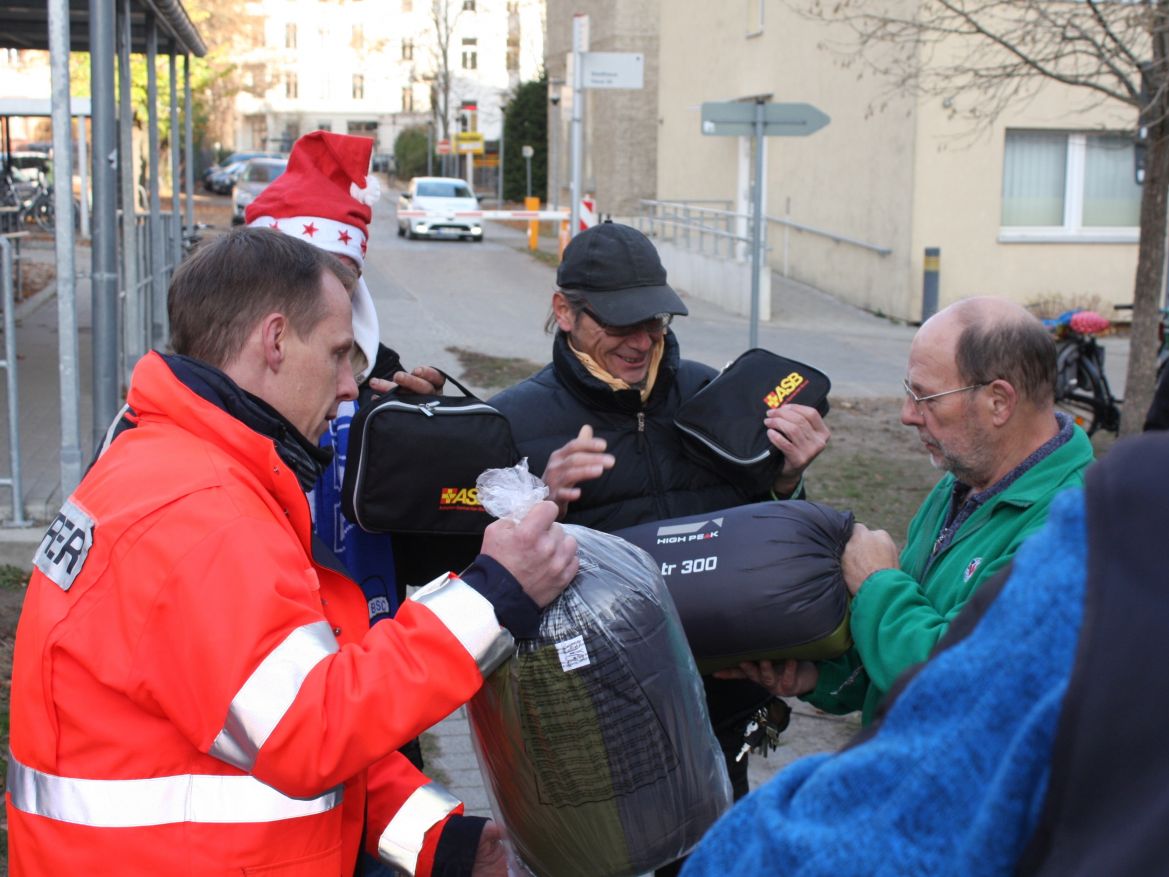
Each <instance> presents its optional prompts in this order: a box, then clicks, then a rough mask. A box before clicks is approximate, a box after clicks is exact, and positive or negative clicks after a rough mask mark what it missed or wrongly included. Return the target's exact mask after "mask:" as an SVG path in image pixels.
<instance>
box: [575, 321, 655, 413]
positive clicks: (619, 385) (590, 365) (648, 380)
mask: <svg viewBox="0 0 1169 877" xmlns="http://www.w3.org/2000/svg"><path fill="white" fill-rule="evenodd" d="M566 340H567V341H568V349H569V350H571V351H572V352H573V353H574V354H576V358H577V359H579V360H580V361H581V365H583V366H584V367H585V368H586V369H588V372H589V374H590V375H592V376H593V377H594V378H596V379H597V380H598V381H601V382H602V383H604V384H607V385H608V387H609V389H611V390H632V389H634V387H633V385H631V384H630V383H629V382H628V381H625V380H622V379H621V378H615V377H613V376H612V375H611V374H609V373H608V372H607V371H605V370H604V369H603V368H601V367H600V366H599V365H597V361H596V360H595V359H593V358H592V357H591V356H589V355H588V354H587V353H581V351H579V350H577V349H576V348H575V347H573V346H572V339H571V338H570V339H566ZM665 352H666V336H665V335H663V336H662V337H661V338H659V339H658V340H657V341H655V342H654V346H653V350H651V351H650V354H649V371H647V372H646V375H645V386H644V387H642V388H641V390H640V392H641V401H642V404H645V401H646V400H647V399H648V398H649V394H650V393H652V392H653V388H654V381H656V380H657V379H658V366H659V365H661V364H662V356H664V355H665Z"/></svg>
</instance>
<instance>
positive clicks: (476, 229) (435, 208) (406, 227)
mask: <svg viewBox="0 0 1169 877" xmlns="http://www.w3.org/2000/svg"><path fill="white" fill-rule="evenodd" d="M398 210H399V211H403V210H410V211H417V210H422V211H425V212H426V215H425V216H406V217H403V216H402V215H401V213H400V212H399V216H398V237H403V236H404V237H408V238H410V239H414V238H419V237H432V238H463V239H466V240H472V241H481V240H483V222H482V220H481V219H480V218H479V217H478V216H466V215H460V214H466V213H467V212H473V211H477V210H479V199H478V198H477V197H476V196H475V193H474V192H472V191H471V187H470V186H468V185H467V182H466V180H460V179H459V178H458V177H415V178H414V179H412V180H411V181H410V185H409V187H407V189H406V191H405V192H403V193H402V194H401V196H399V198H398Z"/></svg>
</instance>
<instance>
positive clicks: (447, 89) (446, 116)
mask: <svg viewBox="0 0 1169 877" xmlns="http://www.w3.org/2000/svg"><path fill="white" fill-rule="evenodd" d="M462 14H463V3H462V0H431V4H430V26H431V38H432V42H431V46H430V55H431V59H432V62H433V64H434V73H433V77H434V78H433V80H432V81H431V84H430V97H431V101H430V112H431V114H432V115H434V116H436V117H437V124H438V126H439V130H440V131H441V132H442V139H444V140H447V139H449V138H450V136H451V130H450V126H451V90H452V89H451V87H452V85H453V83H454V73H453V72H452V70H451V43H452V42H453V41H454V37H455V27H456V25H457V24H458V21H459V17H460V16H461V15H462Z"/></svg>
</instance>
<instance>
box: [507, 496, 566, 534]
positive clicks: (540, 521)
mask: <svg viewBox="0 0 1169 877" xmlns="http://www.w3.org/2000/svg"><path fill="white" fill-rule="evenodd" d="M558 513H559V509H557V508H556V503H554V502H550V501H549V500H544V501H543V502H538V503H536V504H535V505H534V506H532V508H531V510H530V511H529V512H528V513H527V514H526V515H524V518H523V520H522V521H520V523H519V527H518V528H517V529H518V530H519V531H520V535H521V536H522V537H525V538H527V539H530V540H531V541H533V542H534V541H536V539H538V538H539V536H540V535H541V534H543V533H544V532H546V531H547V530H549V529H550V528H551V526H552V524H554V523H555V522H556V516H557V514H558Z"/></svg>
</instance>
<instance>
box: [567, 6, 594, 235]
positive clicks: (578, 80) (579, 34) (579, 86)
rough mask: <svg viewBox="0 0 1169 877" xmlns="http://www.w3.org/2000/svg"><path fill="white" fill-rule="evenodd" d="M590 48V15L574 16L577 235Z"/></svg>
mask: <svg viewBox="0 0 1169 877" xmlns="http://www.w3.org/2000/svg"><path fill="white" fill-rule="evenodd" d="M588 50H589V17H588V16H587V15H584V14H581V13H577V14H576V15H574V16H573V17H572V59H571V60H572V176H571V178H570V182H569V193H570V194H569V197H570V198H571V199H572V203H571V204H570V205H569V220H568V233H569V234H570V235H572V236H574V237H575V236H576V230H577V229H578V228H579V227H580V193H581V188H580V171H581V154H580V151H581V111H582V110H583V109H584V107H583V104H584V93H583V91H584V75H583V74H584V70H583V69H582V67H583V65H582V62H581V55H583V54H584V53H585V52H587V51H588Z"/></svg>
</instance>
